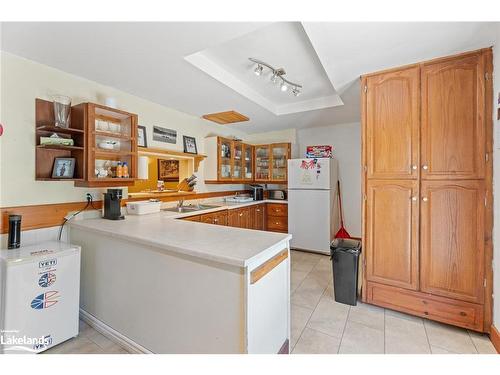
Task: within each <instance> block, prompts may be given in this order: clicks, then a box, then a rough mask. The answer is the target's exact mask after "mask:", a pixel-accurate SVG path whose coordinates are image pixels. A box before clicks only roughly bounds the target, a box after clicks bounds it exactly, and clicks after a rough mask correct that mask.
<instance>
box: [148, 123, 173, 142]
mask: <svg viewBox="0 0 500 375" xmlns="http://www.w3.org/2000/svg"><path fill="white" fill-rule="evenodd" d="M153 141H158V142H165V143H172V144H174V145H175V144H176V143H177V130H174V129H167V128H162V127H161V126H153Z"/></svg>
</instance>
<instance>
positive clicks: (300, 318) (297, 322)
mask: <svg viewBox="0 0 500 375" xmlns="http://www.w3.org/2000/svg"><path fill="white" fill-rule="evenodd" d="M312 312H313V310H312V309H308V308H307V307H302V306H297V305H294V304H292V305H291V311H290V313H291V328H290V331H291V336H292V337H291V338H290V348H291V349H293V347H294V346H295V344H296V343H297V340H298V339H299V337H300V335H301V333H302V331H303V330H304V327H305V326H306V323H307V321H308V320H309V318H310V317H311V314H312Z"/></svg>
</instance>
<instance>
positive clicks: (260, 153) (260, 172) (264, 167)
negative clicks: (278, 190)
mask: <svg viewBox="0 0 500 375" xmlns="http://www.w3.org/2000/svg"><path fill="white" fill-rule="evenodd" d="M270 151H271V148H270V146H269V145H258V146H255V181H257V182H258V181H262V182H265V181H269V180H270V176H271V174H270V171H269V166H270V157H271V152H270Z"/></svg>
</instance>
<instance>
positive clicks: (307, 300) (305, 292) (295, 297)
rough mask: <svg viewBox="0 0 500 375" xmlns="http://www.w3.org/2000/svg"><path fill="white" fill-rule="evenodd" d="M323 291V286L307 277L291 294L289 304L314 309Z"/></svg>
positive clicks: (324, 286) (324, 287)
mask: <svg viewBox="0 0 500 375" xmlns="http://www.w3.org/2000/svg"><path fill="white" fill-rule="evenodd" d="M325 289H326V285H325V284H323V283H321V282H318V281H317V280H316V279H314V278H312V277H309V275H308V276H306V278H305V279H304V281H302V283H301V284H300V286H299V287H298V288H297V289H296V290H295V292H294V293H293V294H292V297H291V302H292V303H293V304H295V305H300V306H304V307H308V308H310V309H314V308H315V307H316V305H317V304H318V301H319V299H320V298H321V295H322V294H323V292H324V290H325Z"/></svg>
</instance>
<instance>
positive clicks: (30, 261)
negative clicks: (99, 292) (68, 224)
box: [0, 241, 80, 354]
mask: <svg viewBox="0 0 500 375" xmlns="http://www.w3.org/2000/svg"><path fill="white" fill-rule="evenodd" d="M79 295H80V247H79V246H74V245H70V244H67V243H63V242H58V241H48V242H42V243H39V244H37V245H32V246H26V247H21V248H20V249H15V250H0V353H5V354H10V353H39V352H42V351H44V350H46V349H49V348H51V347H53V346H54V345H57V344H59V343H61V342H63V341H66V340H68V339H70V338H72V337H74V336H76V335H78V313H79Z"/></svg>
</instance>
